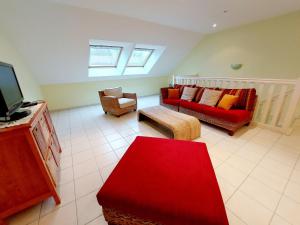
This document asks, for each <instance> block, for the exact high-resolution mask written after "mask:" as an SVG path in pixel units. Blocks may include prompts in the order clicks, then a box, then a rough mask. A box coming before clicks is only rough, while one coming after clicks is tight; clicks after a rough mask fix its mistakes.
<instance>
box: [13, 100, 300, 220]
mask: <svg viewBox="0 0 300 225" xmlns="http://www.w3.org/2000/svg"><path fill="white" fill-rule="evenodd" d="M157 104H158V97H157V96H153V97H147V98H141V99H139V107H140V108H143V107H146V106H151V105H157ZM52 118H53V121H54V124H55V128H56V131H57V133H58V136H59V139H60V143H61V146H62V148H63V153H62V160H61V177H60V185H59V193H60V195H61V198H62V204H61V205H60V206H55V205H54V201H53V200H52V199H49V200H47V201H44V202H43V203H42V204H39V205H37V206H35V207H33V208H31V209H28V210H26V211H24V212H22V213H20V214H18V215H16V216H14V217H12V218H11V219H10V224H12V225H26V224H31V225H37V224H40V225H44V224H45V225H46V224H47V225H65V224H66V225H75V224H78V225H81V224H88V225H104V224H106V222H105V220H104V218H103V216H102V212H101V207H100V206H99V205H98V203H97V200H96V197H95V195H96V193H97V191H98V190H99V188H100V187H101V186H102V184H103V182H105V180H106V179H107V177H108V176H109V174H110V172H111V171H112V170H113V168H114V167H115V165H116V164H117V162H118V160H119V159H120V158H121V157H122V155H123V154H124V153H125V151H126V149H127V147H128V145H129V144H130V143H131V142H132V141H133V140H134V138H135V137H136V136H137V135H144V136H155V137H165V135H164V134H163V133H161V132H160V131H158V130H156V129H154V128H153V127H152V126H149V124H147V123H144V122H141V123H140V122H137V119H136V113H129V114H126V115H124V116H122V117H120V118H117V117H113V116H110V115H105V114H104V113H103V111H102V109H101V107H100V106H98V105H97V106H89V107H83V108H77V109H70V110H64V111H59V112H54V113H52ZM195 141H201V142H206V144H207V146H208V150H209V153H210V156H211V159H212V162H213V165H214V168H215V172H216V175H217V179H218V182H219V186H220V189H221V192H222V196H223V200H224V202H225V206H226V210H227V215H228V218H229V221H230V224H232V225H245V224H248V225H264V224H271V225H292V224H293V225H299V224H300V160H299V155H300V127H299V128H296V129H295V131H294V132H293V134H292V135H291V136H285V135H281V134H278V133H275V132H271V131H269V130H265V129H261V128H259V127H253V126H252V127H251V126H250V127H245V128H242V129H241V130H240V131H238V132H237V133H236V134H235V136H233V137H230V136H228V135H227V133H225V132H223V131H221V130H218V129H216V128H214V127H211V126H208V125H204V124H202V137H201V138H199V139H197V140H195Z"/></svg>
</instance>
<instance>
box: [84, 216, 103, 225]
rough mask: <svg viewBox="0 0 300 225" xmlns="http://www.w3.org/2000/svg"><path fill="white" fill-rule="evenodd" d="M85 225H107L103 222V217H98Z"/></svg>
mask: <svg viewBox="0 0 300 225" xmlns="http://www.w3.org/2000/svg"><path fill="white" fill-rule="evenodd" d="M87 225H107V222H106V221H105V219H104V216H99V217H97V218H96V219H95V220H93V221H92V222H89V223H88V224H87Z"/></svg>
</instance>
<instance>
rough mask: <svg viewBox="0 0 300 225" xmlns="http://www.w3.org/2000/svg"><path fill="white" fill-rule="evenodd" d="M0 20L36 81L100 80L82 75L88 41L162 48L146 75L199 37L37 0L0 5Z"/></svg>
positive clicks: (170, 63)
mask: <svg viewBox="0 0 300 225" xmlns="http://www.w3.org/2000/svg"><path fill="white" fill-rule="evenodd" d="M0 23H1V24H2V27H3V29H4V31H5V33H7V34H8V35H9V37H10V39H11V40H12V42H13V43H14V44H15V46H16V47H17V49H18V50H19V52H20V53H21V54H22V56H23V57H24V58H25V60H26V62H27V64H28V65H29V67H30V69H31V70H32V71H33V73H34V75H35V76H36V77H37V79H38V81H39V83H40V84H54V83H72V82H85V81H93V80H98V79H101V78H90V77H88V59H89V40H90V39H96V40H97V39H99V40H111V41H121V42H134V43H140V44H153V45H163V46H166V50H165V52H164V53H163V55H162V56H161V58H160V60H159V61H158V63H157V64H156V65H155V66H154V67H153V69H152V70H151V72H150V74H149V75H152V76H159V75H166V74H167V73H168V72H169V71H170V70H171V69H172V68H174V66H175V65H176V64H177V63H178V62H179V61H180V60H181V59H182V58H183V57H184V56H185V55H186V54H187V53H188V52H189V51H190V50H191V49H192V48H193V47H194V46H195V45H196V44H197V42H198V41H199V40H200V38H201V36H202V35H201V34H200V33H196V32H191V31H183V30H180V29H176V28H171V27H167V26H163V25H159V24H155V23H150V22H145V21H142V20H137V19H132V18H128V17H124V16H116V15H113V14H108V13H103V12H97V11H94V10H89V9H82V8H78V7H73V6H67V5H62V4H57V3H52V2H48V1H39V0H26V1H24V0H10V1H6V2H4V3H1V8H0ZM1 32H3V30H2V31H1Z"/></svg>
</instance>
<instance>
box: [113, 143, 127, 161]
mask: <svg viewBox="0 0 300 225" xmlns="http://www.w3.org/2000/svg"><path fill="white" fill-rule="evenodd" d="M127 148H128V147H127V146H125V147H121V148H118V149H116V150H115V151H114V152H115V153H116V155H117V157H118V158H119V159H121V158H122V157H123V155H124V154H125V152H126V151H127Z"/></svg>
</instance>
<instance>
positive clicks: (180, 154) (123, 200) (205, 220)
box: [97, 137, 228, 225]
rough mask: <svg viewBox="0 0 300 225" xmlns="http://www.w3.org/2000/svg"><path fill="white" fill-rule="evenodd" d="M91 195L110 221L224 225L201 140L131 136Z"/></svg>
mask: <svg viewBox="0 0 300 225" xmlns="http://www.w3.org/2000/svg"><path fill="white" fill-rule="evenodd" d="M97 198H98V202H99V204H100V205H101V206H102V207H103V214H104V217H105V219H106V220H107V222H108V223H109V224H112V225H121V224H122V225H123V224H126V225H140V224H148V225H152V224H161V225H196V224H197V225H228V220H227V216H226V212H225V208H224V204H223V201H222V196H221V193H220V190H219V186H218V183H217V180H216V177H215V173H214V170H213V167H212V164H211V161H210V158H209V155H208V152H207V149H206V145H205V144H204V143H199V142H190V141H178V140H170V139H161V138H150V137H137V138H136V139H135V141H134V142H133V143H132V144H131V146H130V147H129V149H128V150H127V152H126V153H125V155H124V156H123V158H122V159H121V160H120V162H119V163H118V165H117V166H116V168H115V169H114V171H113V172H112V173H111V175H110V176H109V178H108V179H107V181H106V182H105V183H104V185H103V187H102V188H101V190H100V191H99V193H98V194H97Z"/></svg>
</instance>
